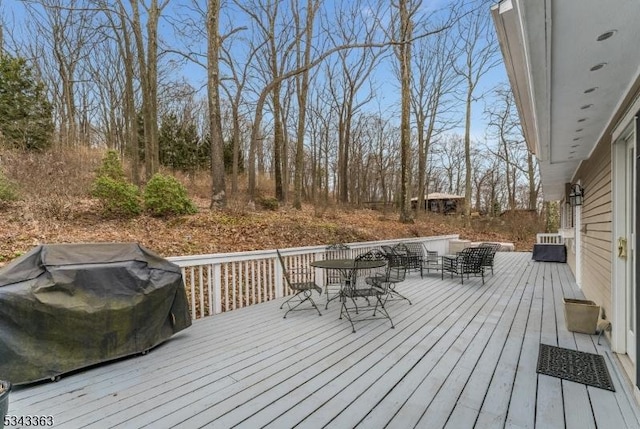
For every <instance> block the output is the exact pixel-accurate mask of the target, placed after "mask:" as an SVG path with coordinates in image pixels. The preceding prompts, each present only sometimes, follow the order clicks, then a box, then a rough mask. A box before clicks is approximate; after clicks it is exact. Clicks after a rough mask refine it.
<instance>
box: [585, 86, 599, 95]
mask: <svg viewBox="0 0 640 429" xmlns="http://www.w3.org/2000/svg"><path fill="white" fill-rule="evenodd" d="M596 89H598V87H597V86H594V87H593V88H589V89H585V90H584V93H585V94H591V93H592V92H593V91H595V90H596Z"/></svg>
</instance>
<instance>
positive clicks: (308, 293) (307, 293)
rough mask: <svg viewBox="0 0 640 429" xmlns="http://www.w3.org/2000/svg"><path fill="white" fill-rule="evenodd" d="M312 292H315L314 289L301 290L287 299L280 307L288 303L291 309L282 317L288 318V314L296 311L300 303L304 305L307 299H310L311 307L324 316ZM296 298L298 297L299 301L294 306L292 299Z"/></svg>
mask: <svg viewBox="0 0 640 429" xmlns="http://www.w3.org/2000/svg"><path fill="white" fill-rule="evenodd" d="M312 294H313V291H310V290H305V291H301V292H298V293H296V294H295V295H293V296H292V297H291V298H289V299H287V300H286V301H285V302H283V303H282V305H281V306H280V309H282V308H283V307H284V305H285V304H287V306H288V307H289V309H288V310H287V311H286V312H285V313H284V316H283V317H282V318H283V319H286V318H287V314H289V312H290V311H294V310H295V309H296V308H298V307H299V306H300V305H302V304H303V303H304V302H306V301H309V302H310V303H311V307H312V308H315V309H316V311H317V312H318V315H319V316H322V313H320V309H319V308H318V306H317V305H316V303H315V301H314V300H313V298H311V295H312ZM301 295H302V296H301ZM294 298H297V299H298V300H299V302H298V303H296V305H294V306H293V307H292V306H291V303H290V301H291V300H292V299H294ZM312 308H309V309H306V308H305V309H304V310H311V309H312Z"/></svg>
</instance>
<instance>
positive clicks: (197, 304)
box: [167, 235, 459, 319]
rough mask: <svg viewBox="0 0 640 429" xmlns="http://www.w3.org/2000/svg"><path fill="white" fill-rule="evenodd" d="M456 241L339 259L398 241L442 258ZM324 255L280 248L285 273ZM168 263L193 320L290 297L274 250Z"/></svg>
mask: <svg viewBox="0 0 640 429" xmlns="http://www.w3.org/2000/svg"><path fill="white" fill-rule="evenodd" d="M458 238H459V236H458V235H446V236H437V237H420V238H407V239H397V240H384V241H369V242H360V243H346V244H347V246H349V250H347V251H342V252H341V254H340V255H339V256H340V257H355V256H356V255H357V254H359V253H363V252H366V251H368V250H370V249H373V248H377V247H379V246H381V245H383V244H395V243H398V242H400V241H402V242H420V243H423V244H424V245H425V246H426V247H427V249H429V250H434V251H437V252H438V253H440V254H444V253H447V252H448V250H449V240H454V239H458ZM325 252H326V246H310V247H296V248H289V249H280V253H281V254H282V256H283V258H284V259H285V264H286V265H287V268H289V269H296V268H308V267H309V263H310V262H312V261H315V260H321V259H324V258H325ZM167 259H168V260H170V261H171V262H173V263H175V264H177V265H178V266H180V267H181V268H182V277H183V280H184V285H185V288H186V291H187V296H188V298H189V304H190V306H191V317H192V318H194V319H199V318H202V317H207V316H212V315H215V314H219V313H222V312H223V311H229V310H235V309H236V308H242V307H246V306H248V305H252V304H257V303H260V302H264V301H269V300H272V299H274V298H280V297H282V296H284V295H285V294H288V293H290V292H289V291H285V287H284V278H283V274H282V268H281V267H280V264H279V263H278V259H277V254H276V251H275V250H256V251H251V252H237V253H215V254H210V255H193V256H175V257H169V258H167ZM324 274H325V273H324V270H321V269H317V270H316V271H315V276H316V278H315V280H316V283H318V284H320V285H322V284H324Z"/></svg>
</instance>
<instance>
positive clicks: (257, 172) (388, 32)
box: [0, 0, 540, 222]
mask: <svg viewBox="0 0 640 429" xmlns="http://www.w3.org/2000/svg"><path fill="white" fill-rule="evenodd" d="M490 4H491V2H488V1H485V0H470V1H468V2H465V3H461V2H451V3H448V4H445V5H444V6H442V7H441V8H438V9H434V8H433V5H432V4H431V2H425V1H421V0H391V1H389V2H384V1H376V0H372V1H367V0H344V1H336V2H326V1H323V0H307V1H304V2H303V1H297V0H291V1H286V0H231V1H229V2H226V3H222V2H220V1H219V0H208V1H207V3H206V5H205V4H203V3H202V2H197V1H193V2H190V1H189V0H183V1H177V0H171V1H170V0H161V1H159V0H118V1H114V2H104V1H102V0H37V1H30V2H20V3H11V4H8V3H3V9H2V23H1V24H0V29H1V30H2V31H1V32H0V47H1V48H2V55H1V57H0V58H1V62H0V64H1V67H0V74H1V76H2V79H1V80H0V82H1V85H0V131H1V133H0V142H2V144H3V145H5V146H7V147H12V148H16V149H20V150H43V149H47V148H48V147H50V146H53V147H56V148H69V149H74V148H79V147H81V148H95V149H100V150H104V149H105V148H106V149H114V150H116V151H118V152H119V153H120V155H121V157H123V158H126V159H127V161H128V162H127V165H129V166H130V169H131V171H130V172H129V175H130V178H131V180H132V181H133V182H134V183H135V184H136V185H140V184H142V183H144V182H146V181H147V180H149V179H150V178H151V177H152V176H153V174H154V173H155V172H157V171H158V169H159V168H160V166H165V167H167V168H170V169H173V170H180V171H182V172H186V173H195V172H196V171H199V170H209V171H210V176H211V192H210V196H211V206H212V207H224V206H225V204H226V201H227V199H228V196H229V195H237V194H238V193H239V192H240V190H239V189H240V188H239V181H240V180H241V179H242V178H243V177H246V179H247V181H248V186H247V188H248V191H247V201H248V202H252V201H254V200H255V199H256V198H258V197H260V196H261V195H259V193H260V192H264V190H260V189H257V186H256V183H257V180H258V179H259V178H260V177H268V178H269V179H270V180H271V181H272V182H271V183H273V190H272V195H273V196H275V197H276V198H277V199H278V200H279V201H280V202H283V203H290V204H292V205H293V206H294V207H296V208H299V207H300V206H301V203H302V202H303V201H304V202H310V203H317V204H322V203H325V204H326V203H328V202H331V203H333V202H336V203H339V204H342V205H349V206H363V205H365V204H366V203H371V202H382V203H383V204H389V203H393V204H395V205H396V207H398V208H399V209H400V219H401V220H402V221H406V222H410V221H411V219H412V217H413V214H412V210H411V206H410V200H411V198H412V197H417V196H420V195H426V194H427V193H430V192H446V193H451V194H458V195H465V197H466V201H467V204H466V205H465V207H466V210H467V215H469V214H470V212H471V211H478V212H481V213H487V214H491V215H495V214H497V213H499V212H501V211H503V210H506V209H519V208H525V209H538V210H539V209H540V207H539V205H540V203H539V201H540V184H539V183H540V182H539V178H538V169H537V164H536V160H535V158H534V157H532V156H531V155H530V154H529V153H528V151H527V148H526V144H525V142H524V139H523V137H522V132H521V130H520V125H519V122H518V118H517V112H516V110H515V105H514V102H513V95H512V93H511V90H510V89H509V88H508V86H507V84H506V83H505V82H498V83H497V84H496V85H490V86H489V87H487V85H483V84H482V83H483V80H489V76H490V74H491V72H492V71H493V70H495V69H496V68H497V67H502V65H501V63H500V59H499V52H498V44H497V42H496V41H495V35H494V30H493V26H492V25H491V22H490V14H489V6H490ZM13 6H16V7H13ZM17 6H19V8H18V7H17ZM17 94H20V97H18V96H17ZM478 106H480V107H478ZM483 106H486V107H484V108H483ZM472 115H475V116H476V117H473V116H472ZM480 117H481V118H483V119H484V123H485V124H486V130H484V132H483V133H482V134H481V135H478V133H475V134H474V133H473V130H472V124H473V122H474V121H475V120H478V119H479V118H480ZM18 118H21V119H19V120H18ZM34 124H38V125H39V126H37V127H36V126H34ZM1 168H2V165H1V164H0V169H1ZM227 181H230V183H227ZM269 193H271V192H269Z"/></svg>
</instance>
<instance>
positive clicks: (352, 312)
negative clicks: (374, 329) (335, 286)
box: [340, 250, 394, 333]
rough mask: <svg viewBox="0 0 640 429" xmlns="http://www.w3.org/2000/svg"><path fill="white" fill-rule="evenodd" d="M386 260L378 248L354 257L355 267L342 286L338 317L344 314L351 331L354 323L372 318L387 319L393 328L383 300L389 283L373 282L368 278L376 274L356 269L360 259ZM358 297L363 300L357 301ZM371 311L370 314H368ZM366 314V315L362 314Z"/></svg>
mask: <svg viewBox="0 0 640 429" xmlns="http://www.w3.org/2000/svg"><path fill="white" fill-rule="evenodd" d="M374 260H376V261H382V260H385V261H386V260H387V258H386V256H385V255H384V253H382V252H381V251H379V250H371V251H369V252H367V253H364V254H362V255H359V256H358V257H357V258H356V261H355V266H356V269H354V270H353V271H352V274H351V278H350V279H349V281H348V282H346V283H345V285H344V286H343V288H342V291H341V301H342V308H341V309H340V319H342V317H343V316H344V317H345V318H346V319H347V320H348V321H349V323H351V328H352V330H353V332H354V333H355V332H356V328H355V323H356V322H361V321H365V320H372V319H381V318H384V319H389V322H390V323H391V327H392V328H393V327H394V325H393V320H391V316H390V315H389V312H388V311H387V309H386V308H385V300H386V297H387V295H388V288H389V283H383V282H375V281H371V280H369V279H371V278H375V277H377V274H374V275H372V276H366V275H365V273H364V271H363V270H360V269H358V263H359V262H362V261H374ZM359 298H364V301H361V302H359V301H358V299H359ZM369 311H372V313H371V314H368V312H369ZM364 314H366V315H364Z"/></svg>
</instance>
